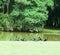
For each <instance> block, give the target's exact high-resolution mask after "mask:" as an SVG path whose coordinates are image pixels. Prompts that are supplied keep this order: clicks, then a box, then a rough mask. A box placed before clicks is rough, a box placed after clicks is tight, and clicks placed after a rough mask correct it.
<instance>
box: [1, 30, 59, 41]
mask: <svg viewBox="0 0 60 55" xmlns="http://www.w3.org/2000/svg"><path fill="white" fill-rule="evenodd" d="M39 37H40V38H41V39H42V40H40V41H44V40H45V39H46V38H47V41H60V35H55V34H46V33H26V32H2V31H0V41H16V38H17V39H18V40H19V41H21V39H24V38H25V40H26V41H34V40H38V39H39Z"/></svg>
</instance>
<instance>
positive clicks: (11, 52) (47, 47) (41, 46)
mask: <svg viewBox="0 0 60 55" xmlns="http://www.w3.org/2000/svg"><path fill="white" fill-rule="evenodd" d="M0 55H60V42H44V41H43V42H33V41H30V42H17V41H14V42H12V41H11V42H9V41H8V42H6V41H5V42H4V41H3V42H2V41H1V42H0Z"/></svg>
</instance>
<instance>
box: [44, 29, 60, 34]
mask: <svg viewBox="0 0 60 55" xmlns="http://www.w3.org/2000/svg"><path fill="white" fill-rule="evenodd" d="M43 33H45V34H55V35H60V30H55V29H44V31H43Z"/></svg>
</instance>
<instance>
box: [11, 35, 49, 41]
mask: <svg viewBox="0 0 60 55" xmlns="http://www.w3.org/2000/svg"><path fill="white" fill-rule="evenodd" d="M47 40H48V37H47V38H45V39H44V40H43V39H42V38H41V37H37V38H34V37H33V38H30V41H47ZM10 41H12V40H11V39H10ZM14 41H27V40H26V38H21V39H19V38H18V37H17V36H16V38H15V40H14Z"/></svg>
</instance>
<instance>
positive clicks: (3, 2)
mask: <svg viewBox="0 0 60 55" xmlns="http://www.w3.org/2000/svg"><path fill="white" fill-rule="evenodd" d="M53 6H54V2H53V0H0V29H1V30H6V31H13V30H15V31H30V32H39V31H41V30H42V28H43V26H44V23H45V22H46V20H47V19H48V9H47V7H50V8H52V7H53Z"/></svg>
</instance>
